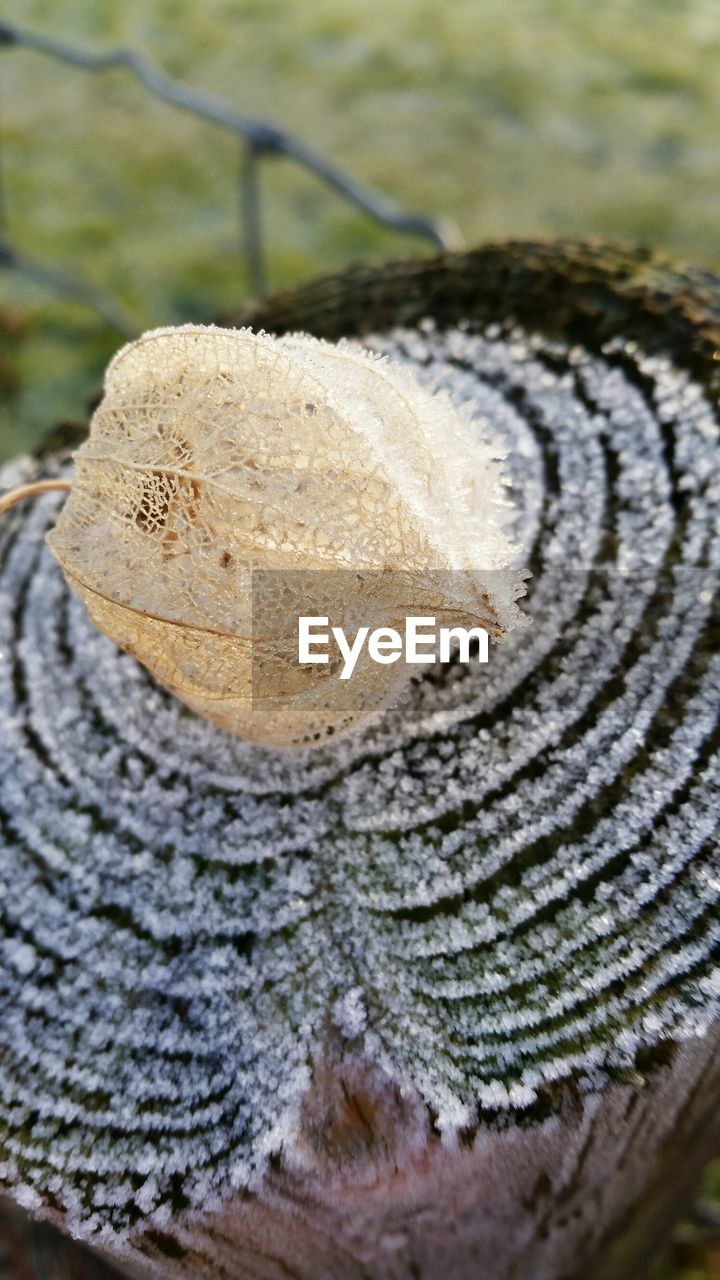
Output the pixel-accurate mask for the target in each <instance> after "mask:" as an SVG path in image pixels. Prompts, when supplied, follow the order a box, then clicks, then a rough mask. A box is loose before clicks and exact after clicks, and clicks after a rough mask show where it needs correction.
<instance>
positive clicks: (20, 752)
mask: <svg viewBox="0 0 720 1280" xmlns="http://www.w3.org/2000/svg"><path fill="white" fill-rule="evenodd" d="M236 319H237V320H239V321H240V322H242V323H252V324H253V325H255V326H260V325H263V326H264V327H265V328H267V329H269V330H271V331H278V332H280V331H282V330H285V329H288V328H290V329H293V328H295V329H304V330H306V331H309V332H311V333H315V334H318V335H321V336H327V337H331V338H338V337H341V336H345V337H348V338H354V337H360V338H361V339H362V341H363V342H364V343H365V344H366V345H369V346H371V347H372V348H373V349H375V350H377V351H383V352H387V353H388V354H390V355H391V356H392V357H393V358H396V359H400V360H402V361H405V362H407V363H409V364H410V365H411V366H413V367H414V368H415V369H416V371H417V372H418V375H419V376H420V377H423V378H426V379H427V380H428V381H429V382H436V381H439V382H441V383H442V384H443V385H444V386H446V387H447V388H448V389H449V390H450V391H451V393H452V394H453V395H454V396H457V397H458V399H459V400H463V401H465V400H471V401H473V402H474V404H475V406H476V409H477V414H478V416H479V417H481V418H484V419H485V420H486V421H488V422H490V423H491V424H492V425H493V427H494V428H495V429H496V430H497V432H498V433H499V434H502V435H503V436H505V437H506V439H507V448H508V468H509V470H510V472H511V474H512V477H513V481H514V495H515V497H514V500H515V502H516V503H517V506H518V536H519V537H520V539H521V541H522V543H523V545H524V547H525V548H526V553H527V554H526V559H527V560H528V561H529V564H530V568H531V569H532V573H533V577H532V579H531V582H530V584H529V594H528V599H527V608H528V610H529V612H530V613H531V614H533V616H534V618H535V622H534V625H533V626H532V627H531V628H529V629H527V630H526V631H522V632H519V633H516V634H514V635H513V636H512V637H511V638H510V640H509V641H508V643H507V644H505V645H504V646H502V647H501V648H498V649H497V650H496V651H494V652H493V653H492V654H491V661H490V663H489V665H488V667H486V668H479V667H477V666H472V665H471V664H462V663H460V662H454V663H451V664H450V665H449V666H446V667H443V668H433V669H432V671H431V673H430V674H429V675H424V676H423V678H422V679H417V680H414V681H413V683H412V687H411V689H410V692H409V694H408V696H407V698H406V699H405V701H404V702H403V703H402V704H401V705H399V706H398V707H396V708H394V709H392V710H390V711H388V712H387V713H386V715H385V717H384V718H383V720H382V721H381V722H380V723H379V724H377V725H373V726H372V727H370V728H368V729H366V730H365V731H363V732H360V733H358V734H356V735H353V736H351V737H348V738H347V739H345V740H338V741H337V742H336V743H333V744H331V745H329V746H324V747H322V748H319V749H317V750H315V751H312V750H308V751H301V752H296V753H283V752H278V751H272V750H270V749H262V748H258V747H254V746H251V745H250V744H247V743H243V742H241V741H239V740H236V739H233V738H230V737H228V736H226V735H225V734H223V732H222V731H221V730H219V729H215V728H213V727H212V726H211V725H209V724H207V723H204V722H200V721H199V720H197V719H196V718H195V717H193V716H192V714H191V713H189V712H188V711H187V710H186V709H185V708H183V706H182V705H181V704H180V703H178V702H176V701H174V700H173V699H172V698H171V697H170V696H169V695H167V694H166V693H164V691H163V690H161V689H160V688H158V687H157V686H156V685H155V684H153V682H152V681H151V679H150V678H149V677H148V676H147V675H146V674H145V673H144V671H143V670H142V669H141V668H140V667H138V666H137V665H136V664H135V663H134V662H133V660H132V659H131V658H129V657H128V656H126V655H123V654H122V653H120V652H118V651H117V650H116V649H115V648H114V647H113V646H112V644H110V642H109V641H107V640H106V639H105V638H104V637H103V636H101V635H99V634H98V633H96V632H95V631H94V629H93V627H92V626H91V624H90V623H89V622H88V620H87V618H86V616H85V613H84V611H83V608H82V605H81V604H80V602H79V601H78V600H77V599H76V598H75V597H73V596H71V595H70V594H69V593H68V590H67V588H66V587H65V584H64V582H63V580H62V577H61V574H60V572H59V570H58V568H57V566H56V565H55V563H54V562H53V561H52V559H51V557H50V555H49V553H48V552H47V550H46V549H45V548H44V545H43V534H44V532H45V531H46V529H47V527H48V526H49V524H51V523H52V521H53V518H54V515H55V512H56V510H57V507H58V499H57V496H56V495H46V496H45V497H43V498H41V499H39V500H38V501H37V502H36V503H35V504H32V505H26V506H24V507H22V508H18V509H16V510H15V511H13V512H12V513H11V514H10V515H8V516H7V517H5V518H4V519H3V520H2V521H1V522H0V592H1V593H2V609H0V655H1V656H0V753H1V758H2V769H1V770H0V824H1V826H2V842H3V859H2V873H1V874H2V897H1V902H2V915H1V919H0V1014H1V1016H0V1185H2V1186H3V1187H4V1188H5V1190H6V1193H7V1194H8V1195H9V1196H11V1197H12V1198H13V1200H14V1201H15V1203H17V1204H20V1205H22V1206H24V1207H25V1208H26V1209H27V1210H28V1211H29V1212H30V1213H31V1214H34V1215H36V1216H38V1217H41V1218H43V1219H45V1220H48V1221H51V1222H54V1223H56V1224H57V1225H59V1226H61V1227H62V1228H63V1230H65V1231H68V1232H71V1233H72V1234H73V1235H75V1236H76V1237H78V1238H79V1239H82V1240H84V1241H86V1242H87V1243H89V1244H90V1245H93V1246H94V1247H96V1248H97V1249H99V1250H101V1251H103V1252H104V1253H105V1254H106V1255H107V1256H108V1257H111V1258H112V1259H113V1260H114V1261H115V1262H116V1264H117V1265H119V1266H121V1267H122V1268H124V1269H125V1270H126V1271H127V1272H128V1273H129V1274H132V1275H137V1276H160V1277H167V1278H168V1280H189V1278H190V1277H192V1278H193V1280H221V1278H222V1280H281V1278H284V1280H288V1278H290V1277H292V1278H294V1280H335V1278H336V1277H337V1278H338V1280H339V1278H340V1277H342V1280H435V1278H436V1277H438V1276H442V1277H443V1278H444V1280H455V1278H457V1280H466V1278H470V1277H473V1278H475V1277H478V1280H511V1278H514V1277H517V1278H518V1280H519V1278H520V1277H523V1280H526V1278H528V1277H532V1280H568V1278H569V1277H578V1278H579V1277H581V1276H582V1277H583V1278H584V1277H588V1276H592V1277H595V1278H596V1280H600V1278H602V1280H621V1278H622V1277H625V1276H627V1277H631V1276H632V1277H635V1276H637V1274H638V1267H639V1266H640V1265H641V1263H642V1261H643V1260H644V1259H645V1257H646V1256H647V1254H648V1251H649V1250H651V1249H652V1248H653V1247H654V1245H655V1243H656V1242H657V1241H658V1240H659V1239H660V1238H661V1237H662V1234H663V1232H664V1231H665V1230H667V1227H668V1225H669V1223H670V1222H671V1221H672V1216H673V1215H674V1214H675V1213H676V1212H677V1211H678V1208H679V1207H680V1206H681V1205H682V1202H683V1199H684V1198H685V1197H686V1196H687V1195H688V1193H689V1191H690V1190H691V1189H692V1186H693V1183H694V1180H695V1178H696V1177H697V1174H698V1172H699V1170H700V1168H701V1166H702V1164H703V1162H704V1161H705V1160H706V1159H707V1158H708V1157H709V1156H710V1155H711V1154H713V1153H714V1152H715V1151H716V1150H717V1149H718V1146H719V1145H720V1117H719V1115H718V1106H717V1104H718V1099H719V1098H720V1060H719V1059H718V1054H717V1048H718V1040H719V1039H720V1021H719V1020H718V993H719V992H720V983H719V982H718V969H717V956H718V946H719V943H720V921H719V920H718V913H717V904H718V890H719V887H720V858H719V857H718V840H717V830H718V803H717V802H718V790H719V788H718V776H719V773H720V768H719V766H720V758H719V756H718V746H719V739H718V723H717V721H718V707H719V705H720V702H719V700H718V692H719V691H720V655H719V654H718V652H717V640H718V634H719V631H718V592H717V577H718V567H719V564H720V554H719V547H718V542H719V534H718V527H719V526H718V520H719V516H720V467H719V465H718V462H719V459H720V451H719V448H718V438H719V433H718V389H719V385H720V366H719V365H718V363H717V360H716V356H717V355H718V349H719V348H720V282H718V281H717V280H716V279H714V278H712V277H710V276H707V275H705V274H702V273H699V272H691V271H686V272H683V271H676V270H674V269H673V268H671V267H670V266H669V265H668V264H667V263H665V262H662V261H660V260H658V259H656V258H655V257H654V256H652V255H650V254H646V253H642V252H639V251H624V250H617V249H611V248H608V247H606V246H598V245H587V244H548V245H544V244H532V243H530V244H508V245H502V246H496V247H490V248H484V249H480V250H477V251H475V252H472V253H467V254H457V255H446V256H441V257H437V258H432V259H425V260H421V261H412V262H398V263H387V264H384V265H381V266H378V267H362V268H357V269H354V270H351V271H349V272H346V273H345V274H343V275H339V276H335V277H331V278H328V279H326V280H321V281H318V282H316V283H314V284H312V285H310V286H308V287H305V288H302V289H298V290H295V291H292V292H289V293H285V294H282V295H278V296H277V297H276V298H274V299H271V300H270V301H268V302H266V303H264V304H262V305H261V306H260V307H258V308H257V309H255V310H252V311H247V312H245V313H244V314H243V315H242V316H240V317H237V318H236ZM66 445H67V441H66V440H65V441H56V442H55V446H57V448H55V451H51V452H50V454H48V455H46V456H45V457H43V458H42V459H40V460H39V461H38V460H35V461H33V460H29V459H23V460H20V461H19V462H16V463H14V464H12V465H11V466H7V467H5V468H4V469H3V470H2V472H0V484H1V485H2V486H3V487H6V486H8V487H9V486H10V485H11V484H13V483H18V482H20V481H25V480H28V479H30V478H31V477H34V476H36V475H38V474H57V473H58V471H63V470H64V469H65V468H67V467H69V455H68V452H67V448H66ZM61 446H62V447H61ZM58 450H59V451H58Z"/></svg>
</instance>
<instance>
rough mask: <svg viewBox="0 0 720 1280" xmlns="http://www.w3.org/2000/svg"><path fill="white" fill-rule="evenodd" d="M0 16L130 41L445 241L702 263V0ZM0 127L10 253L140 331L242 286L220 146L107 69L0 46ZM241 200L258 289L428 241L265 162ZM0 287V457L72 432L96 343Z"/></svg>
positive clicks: (716, 255)
mask: <svg viewBox="0 0 720 1280" xmlns="http://www.w3.org/2000/svg"><path fill="white" fill-rule="evenodd" d="M4 16H5V18H6V19H7V20H8V21H10V22H13V21H14V22H17V23H18V24H23V25H25V26H28V27H31V28H34V29H36V30H39V31H43V32H45V33H49V34H54V35H58V36H62V37H64V38H66V39H69V40H73V41H77V42H78V43H80V44H82V45H83V46H85V47H88V48H92V49H96V50H101V49H104V48H106V47H107V46H108V45H110V44H117V43H124V44H127V45H129V46H131V47H133V48H136V49H141V50H143V51H145V52H146V53H147V54H148V55H149V56H150V57H151V58H153V59H154V60H155V61H157V62H158V63H159V64H160V65H161V66H162V67H164V69H165V70H166V71H167V72H169V73H170V74H172V75H175V76H178V77H180V78H182V79H183V80H185V81H187V82H189V83H191V84H193V85H195V86H197V87H200V88H203V89H205V90H208V91H211V92H213V93H215V94H218V95H221V96H223V97H226V98H228V99H230V100H231V101H233V102H234V103H236V104H237V105H238V106H239V107H242V108H244V109H245V110H247V111H248V112H250V113H253V114H256V115H258V116H263V117H270V118H272V119H274V120H276V121H277V122H278V123H279V124H281V125H285V126H289V127H292V128H293V129H294V130H295V131H296V132H298V133H299V134H300V135H301V136H303V137H305V138H306V139H307V140H308V141H310V142H312V143H313V144H314V145H315V146H317V147H318V148H320V149H321V150H323V151H324V152H325V153H327V155H328V156H330V157H332V158H333V159H335V160H336V161H337V162H339V163H342V164H344V165H345V166H346V167H348V168H349V169H350V170H351V172H352V173H354V174H355V175H356V176H357V177H359V178H362V179H364V180H365V181H367V182H369V183H372V184H374V185H375V186H376V187H378V188H379V189H380V190H382V191H384V192H385V193H386V194H388V195H389V196H392V197H394V198H395V199H396V200H397V201H398V202H399V203H401V204H403V205H404V206H407V207H410V208H415V209H417V210H421V211H423V212H426V213H431V214H436V215H441V216H442V215H444V216H447V217H450V218H452V219H453V220H454V221H455V222H456V224H457V225H458V227H459V228H460V230H461V231H462V233H463V236H464V238H465V240H466V242H467V243H472V242H473V241H478V240H481V239H484V238H488V237H502V236H507V235H535V234H538V233H549V234H554V233H557V234H569V233H571V234H581V235H582V234H591V233H596V234H601V235H605V236H611V237H623V238H631V239H636V240H643V241H647V242H650V243H653V244H656V245H658V246H661V247H663V248H665V249H667V250H669V251H671V252H672V253H674V254H675V255H676V256H679V257H681V258H686V259H694V260H695V261H700V262H705V263H709V264H718V265H720V241H719V239H718V230H717V228H718V225H719V224H720V129H719V128H718V122H720V76H718V74H717V69H718V65H720V61H719V55H720V13H719V12H718V7H717V0H605V2H604V3H603V4H601V5H595V4H592V3H590V0H577V2H576V3H572V2H571V0H514V3H513V4H512V5H508V4H507V3H506V0H444V2H442V0H363V4H361V5H360V4H356V3H350V0H304V3H302V4H299V3H292V0H203V3H202V4H197V5H188V4H185V3H182V2H181V0H123V3H122V4H115V3H111V2H110V0H106V2H105V3H102V0H98V2H97V3H95V4H92V5H89V4H87V2H86V0H64V3H63V4H62V5H56V4H52V3H51V2H50V0H5V5H4ZM0 137H1V138H2V144H3V145H2V176H3V185H4V188H5V203H6V206H7V223H8V232H9V236H10V239H11V242H12V243H13V244H14V245H15V246H16V247H17V248H19V249H22V250H24V251H25V252H26V253H28V254H31V255H33V256H34V257H36V258H38V259H40V260H42V261H44V262H47V263H53V264H56V265H57V266H59V267H64V268H65V269H66V270H68V271H71V272H73V273H77V274H79V275H81V276H83V277H84V278H85V279H87V280H89V281H90V282H92V283H94V284H95V285H97V286H102V287H104V288H105V289H106V290H108V291H109V292H110V293H111V294H113V295H114V296H115V297H117V298H118V299H119V300H121V301H122V302H123V303H124V305H125V306H126V308H127V309H128V311H129V312H130V316H131V319H132V323H133V324H134V325H136V326H137V329H138V331H139V330H141V329H143V328H147V327H149V326H152V325H157V324H163V323H172V322H176V321H183V320H188V319H193V320H200V321H202V320H207V319H209V318H211V317H214V316H215V315H216V314H217V313H218V312H219V311H221V310H222V309H223V308H226V307H230V306H236V305H237V304H238V302H239V301H240V300H241V299H242V297H243V296H244V295H245V293H246V279H245V270H244V265H243V261H242V257H241V255H240V253H239V250H238V241H239V227H238V219H237V202H238V191H237V167H238V165H237V161H238V145H237V141H236V140H235V139H234V138H233V137H231V136H229V135H227V134H224V133H222V132H221V131H219V130H217V129H214V128H213V127H212V126H210V125H207V124H205V123H203V122H201V121H198V120H195V119H194V118H192V117H190V116H187V115H184V114H182V113H180V112H177V111H174V110H173V109H172V108H171V107H169V106H166V105H165V104H163V103H160V102H156V101H154V100H153V99H152V98H150V97H149V96H148V95H147V94H146V93H145V92H144V91H143V90H142V89H141V88H140V87H139V86H138V85H136V84H135V83H134V82H133V80H132V78H131V77H130V76H129V74H128V73H127V72H124V71H122V70H117V71H113V72H108V73H104V74H103V75H102V76H92V75H88V74H86V73H83V72H79V71H73V70H71V69H68V68H67V67H64V66H60V65H58V64H55V63H54V62H52V61H50V60H48V59H45V58H43V57H41V56H40V55H38V54H34V53H32V52H29V51H24V50H21V49H12V48H8V49H2V50H0ZM264 205H265V211H266V219H265V226H266V238H267V243H268V246H269V248H270V254H269V263H270V277H271V284H273V285H281V284H286V283H289V282H291V281H295V280H298V279H302V278H305V277H309V276H312V275H313V274H315V273H317V272H319V271H327V270H331V269H333V268H337V267H340V266H342V265H344V264H345V263H347V262H349V261H352V260H354V259H357V258H361V257H367V256H368V255H373V256H377V255H381V254H387V253H391V252H392V253H405V252H413V251H420V250H421V251H423V252H425V251H426V250H425V248H424V246H423V245H422V242H419V241H417V240H414V239H412V238H409V237H403V236H398V235H394V234H393V233H391V232H389V231H387V230H385V229H383V228H381V227H379V226H377V225H375V224H373V223H371V222H370V221H369V220H368V219H366V218H365V217H364V216H363V215H362V214H359V213H358V212H357V211H356V210H354V209H353V208H351V207H350V206H348V205H346V204H345V203H343V202H342V201H341V200H340V199H339V198H338V197H337V196H335V195H334V194H333V193H331V192H329V191H327V190H326V189H324V188H323V187H322V186H320V185H319V184H318V183H317V181H316V180H315V179H313V178H312V177H310V176H309V175H307V174H305V173H303V172H301V171H299V170H298V169H297V168H296V167H294V166H292V165H291V164H290V163H288V162H287V161H283V160H274V161H273V160H271V161H269V162H267V164H266V165H265V167H264ZM0 286H1V287H2V299H1V302H2V303H4V304H5V305H6V306H7V307H9V308H10V310H11V315H10V317H7V316H6V317H5V320H6V323H5V325H4V326H3V325H1V324H0V395H1V397H2V402H1V403H0V455H7V454H8V453H11V452H13V451H15V450H17V449H19V448H25V447H30V446H32V445H33V444H34V443H35V441H36V440H37V439H38V438H39V437H40V435H41V434H42V433H43V431H45V430H46V429H47V428H48V427H49V426H50V425H52V424H53V423H54V422H57V421H58V420H60V419H64V418H67V417H73V418H75V417H84V416H85V411H86V404H87V399H88V396H89V394H90V393H91V392H92V391H93V390H94V389H95V388H96V386H97V384H98V380H99V378H100V375H101V372H102V368H103V366H104V363H105V361H106V359H107V357H108V356H109V355H110V353H111V352H112V350H113V349H114V348H115V347H116V346H117V345H118V337H117V335H116V334H115V333H113V332H112V330H110V329H108V327H107V326H105V325H104V324H103V323H102V322H100V321H98V320H97V318H96V317H95V316H94V315H93V314H92V312H89V311H87V310H86V309H84V308H82V307H79V306H77V305H73V306H70V305H68V304H66V303H60V302H58V301H56V300H53V298H52V297H51V296H50V295H49V294H48V293H46V292H44V291H42V290H40V289H39V288H38V287H37V286H35V285H31V284H29V283H28V282H27V281H26V280H24V279H23V278H22V277H21V276H20V275H18V274H17V273H14V272H8V271H5V272H3V273H2V274H0ZM18 325H19V326H20V328H21V330H22V333H21V334H18V333H17V332H16V330H17V328H18ZM8 328H9V329H10V332H8Z"/></svg>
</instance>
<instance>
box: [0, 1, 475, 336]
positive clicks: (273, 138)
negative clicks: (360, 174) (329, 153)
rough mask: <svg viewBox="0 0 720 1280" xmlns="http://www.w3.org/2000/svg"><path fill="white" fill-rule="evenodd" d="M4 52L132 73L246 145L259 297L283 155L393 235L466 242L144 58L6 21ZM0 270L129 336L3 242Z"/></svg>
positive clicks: (62, 280)
mask: <svg viewBox="0 0 720 1280" xmlns="http://www.w3.org/2000/svg"><path fill="white" fill-rule="evenodd" d="M2 45H4V46H6V47H20V46H22V47H24V48H27V49H32V50H34V51H35V52H37V53H42V54H46V55H48V56H50V57H52V58H56V59H58V60H59V61H60V62H64V63H67V64H68V65H69V66H73V67H77V68H79V69H80V70H83V71H93V72H101V71H107V70H109V69H111V68H115V67H124V68H126V69H127V70H129V71H130V72H132V74H133V75H134V76H135V77H136V78H137V79H138V80H139V81H140V82H141V84H143V85H144V86H145V88H146V89H148V90H149V92H150V93H152V94H153V95H154V96H155V97H157V98H160V99H162V100H163V101H164V102H168V103H170V104H171V106H174V107H177V108H179V109H180V110H182V111H189V112H192V114H193V115H196V116H198V117H200V118H201V119H204V120H207V121H209V122H211V123H212V124H214V125H216V126H218V127H220V128H223V129H227V130H230V131H231V132H232V133H234V134H236V135H237V136H238V137H239V138H241V139H243V142H244V147H243V154H242V159H241V166H240V199H239V202H238V203H239V211H240V217H241V221H242V245H243V251H244V255H245V260H246V264H247V274H248V281H249V283H250V287H251V289H252V291H253V293H255V294H256V295H260V294H262V293H263V292H264V291H265V279H266V274H265V264H264V251H263V237H262V218H261V208H260V192H259V163H258V162H259V160H260V159H261V158H262V157H263V156H270V155H273V156H286V157H288V158H289V159H291V160H293V161H295V162H296V163H297V164H299V165H301V166H302V167H303V168H305V169H307V170H309V171H310V172H311V173H314V174H315V175H316V176H317V177H318V178H320V179H321V181H322V182H324V183H325V184H326V185H327V186H329V187H331V188H332V189H333V190H335V191H337V192H338V193H339V194H340V195H341V196H342V197H343V198H344V199H346V200H348V201H349V202H350V203H351V204H354V205H355V206H356V207H357V208H359V209H361V210H362V211H363V212H364V213H366V214H367V215H368V216H369V217H371V218H373V219H374V220H375V221H376V222H380V223H382V224H383V225H384V226H387V227H390V228H392V229H393V230H394V231H399V232H404V233H406V234H411V235H417V236H422V237H424V238H425V239H427V240H429V241H431V243H432V244H434V245H435V246H436V247H437V248H440V249H452V248H457V247H459V245H460V243H461V241H460V237H459V235H458V233H457V231H456V229H455V228H454V227H453V226H452V225H451V224H450V223H446V222H443V221H440V220H437V219H433V218H426V217H423V216H422V215H420V214H414V213H407V212H404V211H403V210H401V209H399V208H397V206H396V205H394V204H392V203H391V202H390V201H389V200H387V199H385V197H384V196H381V195H380V194H378V193H377V192H375V191H373V190H371V189H370V188H369V187H366V186H364V185H363V184H361V183H359V182H356V181H355V179H354V178H352V177H351V176H350V175H349V174H347V173H345V171H344V170H342V169H340V168H338V167H337V166H336V165H334V164H332V163H331V162H330V161H329V160H327V159H325V157H324V156H322V155H320V154H319V153H318V152H317V151H315V150H314V149H313V148H312V147H309V146H308V145H307V144H306V143H304V142H303V141H302V140H301V139H300V138H297V137H295V136H294V134H291V133H288V132H286V131H285V130H284V129H280V128H278V127H277V126H276V125H274V124H272V123H269V122H267V121H264V120H256V119H254V118H253V117H251V116H246V115H245V114H244V113H243V112H241V111H238V110H237V108H235V107H234V106H232V105H231V104H230V103H227V102H223V101H222V100H221V99H219V98H215V97H213V96H211V95H209V94H205V93H202V92H200V91H199V90H197V89H192V88H189V87H188V86H187V85H184V84H182V83H181V82H180V81H178V80H173V79H172V78H171V77H170V76H167V75H165V74H164V72H162V71H160V70H159V69H158V68H157V67H156V66H154V65H153V63H151V62H150V61H149V59H147V58H145V57H144V56H143V55H142V54H139V53H135V52H133V51H132V50H128V49H111V50H108V51H107V52H106V53H88V52H86V51H85V50H82V49H78V48H76V47H75V46H74V45H71V44H68V43H67V42H65V41H63V40H57V39H55V38H54V37H50V36H45V35H41V34H39V33H38V32H33V31H27V30H25V29H24V28H22V27H17V26H15V25H14V24H11V23H7V22H3V23H0V46H2ZM0 265H5V266H12V267H15V268H17V269H19V270H22V271H24V272H25V273H26V274H28V275H29V276H31V278H33V279H35V280H36V281H38V282H39V283H41V284H43V285H45V286H46V287H48V288H50V289H53V290H54V292H56V293H59V294H61V295H62V296H65V297H72V298H74V299H75V300H76V301H82V302H85V303H86V304H87V305H89V306H92V307H93V308H94V309H95V310H96V311H98V312H99V313H100V314H101V315H102V316H103V317H104V319H105V320H107V321H108V323H110V324H112V325H113V326H114V327H115V328H120V330H121V331H122V332H126V326H127V324H128V321H127V318H126V317H125V316H124V314H123V313H122V312H121V311H120V309H119V308H117V306H116V305H115V304H114V303H113V302H112V301H110V300H108V299H107V298H106V297H105V295H103V294H101V293H99V292H98V290H96V289H93V288H92V287H91V286H89V285H86V284H83V283H81V282H80V281H77V280H71V279H70V277H68V276H67V275H65V273H64V272H56V271H55V270H54V269H53V268H50V267H43V266H41V265H40V264H38V263H31V262H30V260H29V259H27V258H25V257H24V255H22V254H19V253H17V252H16V251H15V250H14V249H13V248H12V247H11V246H10V245H9V244H8V242H7V237H6V236H3V237H2V239H1V240H0ZM118 322H119V323H118Z"/></svg>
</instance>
